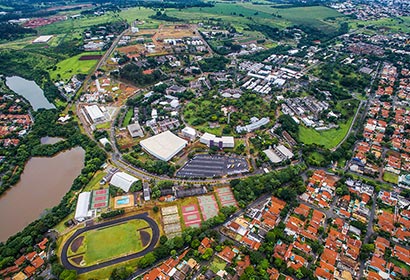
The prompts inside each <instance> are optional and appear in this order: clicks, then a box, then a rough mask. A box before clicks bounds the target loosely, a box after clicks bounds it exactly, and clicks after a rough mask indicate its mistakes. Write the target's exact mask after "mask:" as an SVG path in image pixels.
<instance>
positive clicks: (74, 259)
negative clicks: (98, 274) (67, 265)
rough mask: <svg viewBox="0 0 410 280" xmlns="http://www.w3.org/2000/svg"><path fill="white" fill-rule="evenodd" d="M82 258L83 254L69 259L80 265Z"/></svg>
mask: <svg viewBox="0 0 410 280" xmlns="http://www.w3.org/2000/svg"><path fill="white" fill-rule="evenodd" d="M82 260H83V256H78V257H74V258H71V261H73V262H74V263H75V264H76V265H80V263H81V262H82Z"/></svg>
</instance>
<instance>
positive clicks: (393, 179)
mask: <svg viewBox="0 0 410 280" xmlns="http://www.w3.org/2000/svg"><path fill="white" fill-rule="evenodd" d="M383 180H384V181H386V182H388V183H393V184H397V183H398V182H399V175H397V174H394V173H391V172H384V173H383Z"/></svg>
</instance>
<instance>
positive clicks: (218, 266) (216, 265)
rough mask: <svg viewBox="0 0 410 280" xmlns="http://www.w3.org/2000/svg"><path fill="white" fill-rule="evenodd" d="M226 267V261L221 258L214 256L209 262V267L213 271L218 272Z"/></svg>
mask: <svg viewBox="0 0 410 280" xmlns="http://www.w3.org/2000/svg"><path fill="white" fill-rule="evenodd" d="M225 267H226V262H224V261H223V260H221V259H220V258H218V257H215V258H214V259H213V261H212V263H211V266H210V269H211V270H212V271H213V272H214V273H218V271H219V270H224V269H225Z"/></svg>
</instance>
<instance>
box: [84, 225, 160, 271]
mask: <svg viewBox="0 0 410 280" xmlns="http://www.w3.org/2000/svg"><path fill="white" fill-rule="evenodd" d="M141 229H143V230H142V231H141ZM143 232H145V233H143ZM147 233H148V234H147ZM141 235H143V236H141ZM83 236H84V237H85V238H84V243H85V253H84V256H83V260H84V262H85V263H86V265H87V266H90V265H92V264H96V263H99V262H102V261H105V260H108V259H112V258H118V257H120V256H125V255H128V254H132V253H136V252H139V251H141V250H143V249H144V247H146V246H147V245H148V244H149V241H150V240H151V238H152V230H151V228H149V225H148V223H146V222H145V221H142V220H133V221H129V222H125V223H122V224H119V225H115V226H111V227H106V228H102V229H98V230H91V231H88V232H85V233H84V234H83ZM148 236H149V238H148ZM147 239H148V240H147Z"/></svg>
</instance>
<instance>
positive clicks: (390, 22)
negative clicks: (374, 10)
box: [351, 17, 410, 33]
mask: <svg viewBox="0 0 410 280" xmlns="http://www.w3.org/2000/svg"><path fill="white" fill-rule="evenodd" d="M365 26H366V27H373V28H374V30H380V28H385V29H389V30H391V31H394V32H405V33H408V32H410V17H397V18H381V19H378V20H369V21H352V23H351V27H352V28H354V29H357V28H362V27H365ZM369 30H371V29H369Z"/></svg>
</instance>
